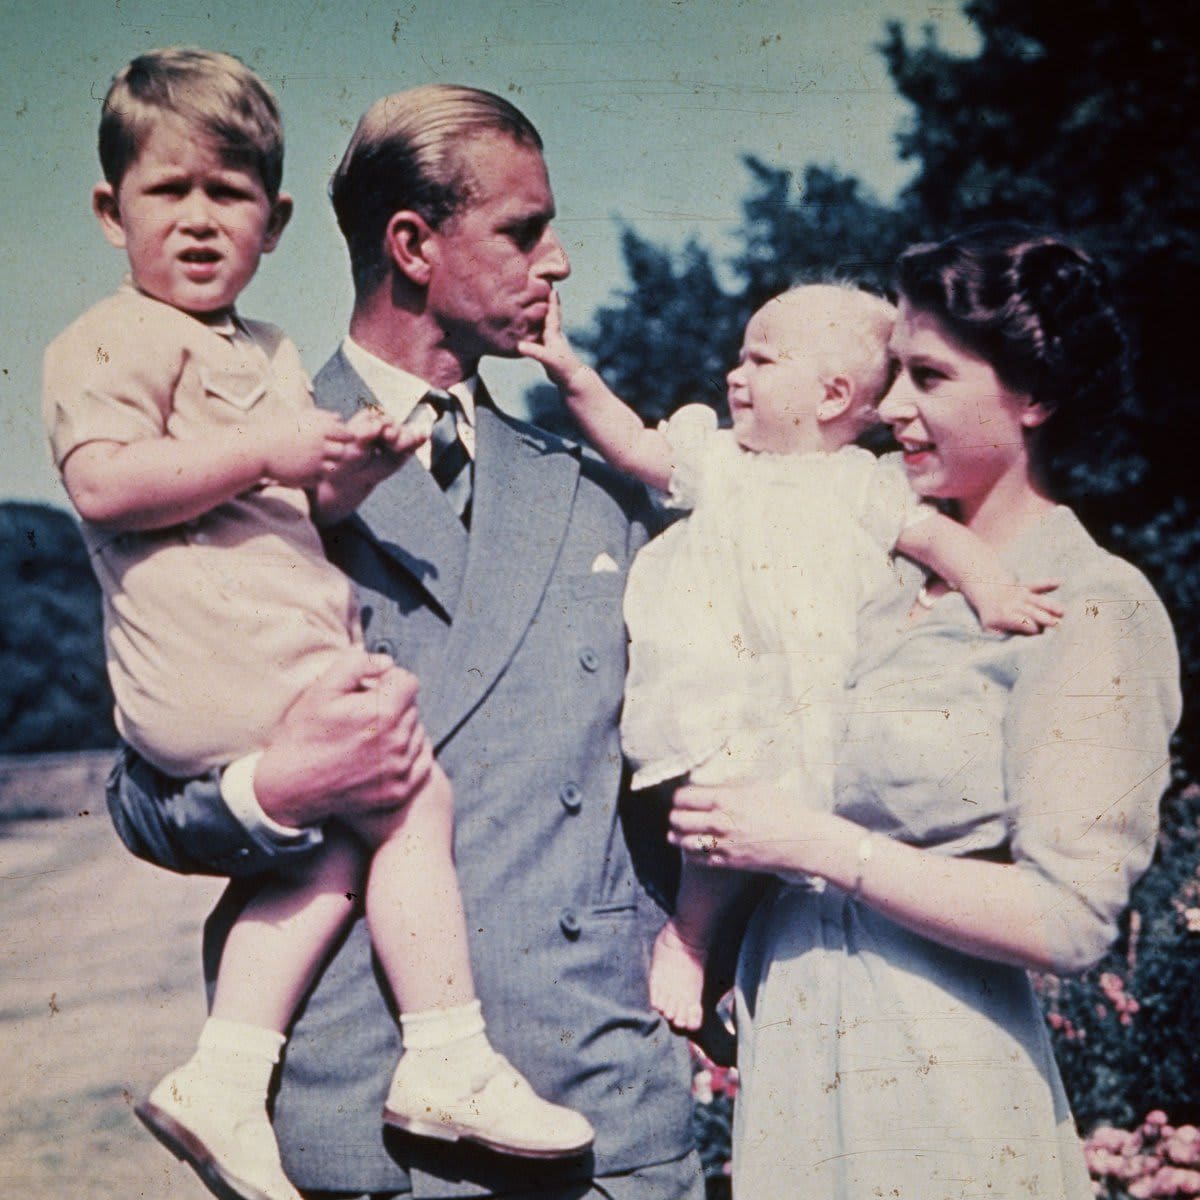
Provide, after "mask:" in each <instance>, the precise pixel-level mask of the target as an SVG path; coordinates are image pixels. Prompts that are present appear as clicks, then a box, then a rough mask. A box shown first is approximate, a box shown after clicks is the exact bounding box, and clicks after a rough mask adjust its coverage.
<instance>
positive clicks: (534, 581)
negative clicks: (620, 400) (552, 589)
mask: <svg viewBox="0 0 1200 1200" xmlns="http://www.w3.org/2000/svg"><path fill="white" fill-rule="evenodd" d="M479 401H482V402H481V403H478V407H477V410H476V412H477V429H476V433H477V452H476V470H475V487H474V493H473V499H472V518H471V538H470V551H469V553H468V556H467V563H466V573H465V578H464V579H463V582H462V590H461V592H460V593H459V597H458V604H457V607H456V609H455V613H454V623H453V626H452V628H451V631H450V637H449V639H448V640H447V643H446V650H445V661H444V667H443V670H442V671H441V672H439V677H438V678H437V679H424V680H422V688H421V694H422V700H421V711H422V715H423V717H424V720H425V724H426V727H427V728H428V729H429V731H430V734H431V735H432V737H433V739H434V742H435V744H436V743H437V742H439V741H440V740H441V739H442V738H443V737H445V736H446V735H447V734H448V733H449V732H450V731H451V730H452V729H453V728H454V727H455V726H456V725H457V724H458V722H459V721H460V720H462V718H463V717H464V716H466V714H467V713H468V712H469V711H470V710H471V708H473V707H474V705H475V704H477V703H478V702H479V700H480V699H481V698H482V697H483V695H484V694H485V693H486V692H487V691H488V690H489V689H490V688H491V687H492V685H493V684H494V683H495V681H496V678H497V677H498V676H499V675H500V673H501V672H502V671H503V670H504V668H505V666H506V665H507V664H508V662H509V660H510V659H511V658H512V656H513V653H514V651H515V650H516V648H517V645H518V643H519V642H520V640H521V638H522V637H523V636H524V634H525V631H526V629H528V627H529V623H530V622H531V621H532V620H533V617H534V614H535V613H536V611H537V608H538V605H539V604H540V603H541V600H542V596H543V594H544V592H545V589H546V584H547V581H548V580H549V577H550V574H551V572H552V571H553V569H554V564H555V562H556V561H557V558H558V553H559V549H560V547H561V545H562V541H563V537H564V536H565V534H566V530H567V525H568V522H569V520H570V516H571V507H572V504H573V503H574V497H575V489H576V487H577V485H578V481H579V458H578V453H579V452H578V450H575V449H572V448H570V447H568V446H567V445H566V443H563V442H561V441H559V440H558V439H557V438H555V437H553V435H550V434H545V433H543V432H542V431H540V430H537V429H533V428H532V427H530V426H526V425H520V424H517V423H516V422H514V421H512V420H510V419H509V418H508V417H505V416H504V415H503V414H501V413H499V412H498V411H496V410H495V409H494V408H493V407H492V405H491V404H490V402H489V400H488V398H487V396H486V393H484V392H483V389H482V388H481V389H480V392H479V394H478V395H477V402H479Z"/></svg>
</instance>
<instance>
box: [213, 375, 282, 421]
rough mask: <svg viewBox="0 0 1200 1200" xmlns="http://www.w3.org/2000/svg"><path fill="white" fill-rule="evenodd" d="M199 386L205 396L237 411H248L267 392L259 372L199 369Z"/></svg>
mask: <svg viewBox="0 0 1200 1200" xmlns="http://www.w3.org/2000/svg"><path fill="white" fill-rule="evenodd" d="M200 386H201V387H203V388H204V394H205V395H206V396H208V397H210V398H211V399H213V400H216V401H219V402H220V403H221V404H228V405H230V406H231V407H233V408H236V409H237V410H238V411H239V412H249V411H250V409H252V408H253V407H254V406H255V405H256V404H257V403H258V402H259V401H260V400H261V399H262V398H263V397H264V396H265V395H266V394H267V383H266V380H265V379H263V377H262V375H261V373H259V372H250V371H247V372H246V373H245V374H242V373H240V372H238V373H234V372H221V373H220V374H217V373H215V372H213V371H206V370H201V371H200Z"/></svg>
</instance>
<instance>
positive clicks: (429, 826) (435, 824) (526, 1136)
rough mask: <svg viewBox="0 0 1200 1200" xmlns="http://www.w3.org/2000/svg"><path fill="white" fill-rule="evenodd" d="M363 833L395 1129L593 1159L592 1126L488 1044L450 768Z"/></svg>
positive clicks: (359, 827)
mask: <svg viewBox="0 0 1200 1200" xmlns="http://www.w3.org/2000/svg"><path fill="white" fill-rule="evenodd" d="M353 828H354V830H355V832H356V833H358V834H359V835H360V836H362V837H363V838H365V839H366V840H367V841H368V842H369V843H371V844H372V845H374V846H375V847H376V849H375V854H374V857H373V858H372V859H371V866H370V871H369V875H368V879H367V921H368V923H369V924H370V926H371V939H372V942H373V943H374V946H375V953H376V955H377V956H378V958H379V961H380V963H381V965H382V966H383V971H384V974H385V975H386V976H387V978H388V982H389V983H390V984H391V986H392V992H393V994H394V995H395V998H396V1003H397V1004H398V1005H399V1008H400V1025H401V1028H402V1030H403V1033H404V1055H403V1057H402V1058H401V1059H400V1065H399V1066H398V1067H397V1068H396V1073H395V1075H394V1076H393V1077H392V1083H391V1087H390V1088H389V1089H388V1095H387V1099H386V1100H385V1102H384V1111H383V1119H384V1121H385V1122H386V1123H387V1124H389V1125H394V1126H396V1127H398V1128H400V1129H405V1130H407V1131H408V1132H410V1133H415V1134H418V1135H420V1136H424V1137H433V1138H441V1139H446V1140H451V1141H457V1140H459V1139H464V1140H467V1141H473V1142H477V1143H479V1144H481V1145H484V1146H488V1147H489V1148H491V1149H493V1150H499V1151H501V1152H503V1153H509V1154H521V1155H529V1156H531V1157H534V1158H570V1157H574V1156H576V1155H579V1154H582V1153H583V1152H584V1151H585V1150H586V1149H587V1148H588V1146H590V1145H591V1144H592V1138H593V1136H594V1133H593V1130H592V1127H591V1125H590V1124H589V1123H588V1121H587V1119H586V1118H585V1117H583V1116H581V1115H580V1114H579V1113H577V1112H573V1111H572V1110H571V1109H568V1108H562V1107H561V1106H559V1105H557V1104H551V1103H549V1102H548V1101H546V1100H543V1099H542V1098H541V1097H540V1096H539V1095H538V1094H537V1093H536V1092H535V1091H534V1090H533V1088H532V1087H531V1086H530V1085H529V1082H528V1081H527V1080H526V1079H525V1077H524V1076H523V1075H521V1074H520V1073H519V1072H518V1071H517V1070H515V1069H514V1068H513V1067H512V1066H511V1065H510V1064H509V1063H508V1062H507V1061H506V1060H505V1059H504V1058H502V1057H501V1056H500V1055H499V1054H497V1053H496V1052H495V1050H493V1049H492V1046H491V1043H490V1042H489V1041H488V1038H487V1034H486V1031H485V1024H484V1020H483V1015H482V1011H481V1008H480V1004H479V1001H478V1000H477V999H476V997H475V984H474V980H473V978H472V975H471V958H470V951H469V948H468V944H467V922H466V916H465V914H464V913H463V903H462V893H461V892H460V891H459V887H458V876H457V874H456V872H455V870H454V795H453V791H452V789H451V787H450V781H449V780H448V779H447V778H446V776H445V773H444V772H443V771H442V769H441V767H439V766H437V764H436V763H435V764H434V767H433V771H432V772H431V774H430V776H429V781H428V783H427V784H426V785H425V787H424V788H423V789H422V790H421V791H420V792H419V793H418V794H417V795H416V796H414V797H413V798H412V799H411V800H410V801H409V802H408V804H406V805H405V806H404V808H402V809H399V810H398V811H396V812H394V813H385V814H381V815H380V816H379V817H376V818H372V819H369V820H363V819H356V820H355V821H354V822H353Z"/></svg>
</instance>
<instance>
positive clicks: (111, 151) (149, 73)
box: [100, 46, 283, 200]
mask: <svg viewBox="0 0 1200 1200" xmlns="http://www.w3.org/2000/svg"><path fill="white" fill-rule="evenodd" d="M170 119H175V120H178V121H181V122H183V123H184V124H185V125H187V126H188V127H189V128H191V129H193V130H197V131H199V132H201V133H203V134H205V135H207V136H208V137H210V138H211V139H212V140H213V142H214V143H215V144H216V145H217V147H218V148H219V150H220V152H221V154H222V155H223V156H227V157H229V158H231V159H233V160H234V161H237V162H239V163H245V164H246V165H248V166H250V167H252V168H253V169H254V171H255V172H256V173H257V174H258V177H259V178H260V179H261V180H262V185H263V188H264V189H265V190H266V192H267V195H268V196H269V197H270V198H271V199H272V200H274V199H275V198H276V197H277V196H278V195H279V188H280V185H281V184H282V182H283V125H282V122H281V121H280V118H279V106H278V104H277V103H276V102H275V97H274V96H273V95H272V94H271V91H270V89H269V88H268V87H267V85H266V84H265V83H263V81H262V80H261V79H259V77H258V76H257V75H255V74H254V72H253V71H251V70H250V68H249V67H247V66H246V64H245V63H243V62H242V61H241V60H240V59H237V58H234V57H233V55H232V54H222V53H219V52H218V51H214V50H198V49H195V48H192V47H186V46H172V47H168V48H166V49H163V50H150V51H148V52H147V53H145V54H139V55H138V56H137V58H135V59H134V60H133V61H132V62H130V63H129V64H128V65H127V66H125V67H122V68H121V70H120V71H118V72H117V74H116V75H115V76H113V81H112V84H111V86H110V87H109V89H108V93H107V95H106V96H105V97H104V105H103V108H102V110H101V114H100V165H101V167H102V168H103V170H104V178H105V179H106V180H108V182H109V184H110V185H111V186H112V187H113V188H114V189H116V188H119V187H120V185H121V180H122V178H124V175H125V172H126V171H127V170H129V167H130V166H131V165H132V164H133V163H134V162H135V161H136V160H137V156H138V154H139V153H140V152H141V148H142V146H143V145H144V143H145V142H146V141H147V140H148V139H149V137H150V135H151V133H152V132H153V131H154V129H155V128H156V127H158V126H159V125H160V124H162V123H163V121H164V120H170Z"/></svg>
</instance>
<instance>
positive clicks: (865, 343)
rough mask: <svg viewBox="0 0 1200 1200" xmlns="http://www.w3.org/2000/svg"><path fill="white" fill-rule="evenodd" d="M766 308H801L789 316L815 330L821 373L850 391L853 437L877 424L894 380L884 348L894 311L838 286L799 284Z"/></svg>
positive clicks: (873, 297)
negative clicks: (839, 380)
mask: <svg viewBox="0 0 1200 1200" xmlns="http://www.w3.org/2000/svg"><path fill="white" fill-rule="evenodd" d="M768 304H785V305H789V306H802V307H803V310H804V311H803V312H800V313H796V314H795V315H796V316H797V317H799V318H801V319H803V320H804V321H805V322H806V323H807V324H811V325H813V326H815V328H814V330H813V336H814V339H815V340H816V350H817V352H818V354H819V355H820V356H821V359H822V360H823V363H824V366H825V369H826V370H827V371H828V372H829V373H830V374H838V375H844V376H846V377H847V378H848V379H849V380H850V382H851V384H852V385H853V387H854V399H853V404H852V407H851V410H850V411H851V415H852V417H853V418H854V422H855V424H856V425H857V427H858V430H859V432H861V431H862V430H864V429H867V428H869V427H870V426H872V425H875V424H877V423H878V421H879V417H878V415H877V413H876V409H877V407H878V405H879V402H880V400H882V399H883V397H884V395H885V394H886V393H887V390H888V388H890V387H891V386H892V380H893V378H894V377H895V366H894V363H893V361H892V357H891V353H890V351H889V348H888V347H889V343H890V342H891V337H892V330H893V328H894V327H895V324H896V309H895V306H894V305H892V304H890V303H889V302H888V301H887V300H885V299H884V298H883V297H882V296H877V295H875V294H874V293H873V292H867V291H864V290H863V289H862V288H860V287H858V286H857V285H856V284H853V283H849V282H847V281H843V280H834V281H831V282H826V283H808V284H799V285H797V286H796V287H792V288H789V289H788V290H787V291H786V292H783V293H781V294H780V295H778V296H776V297H775V298H774V299H773V300H770V301H768Z"/></svg>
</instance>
